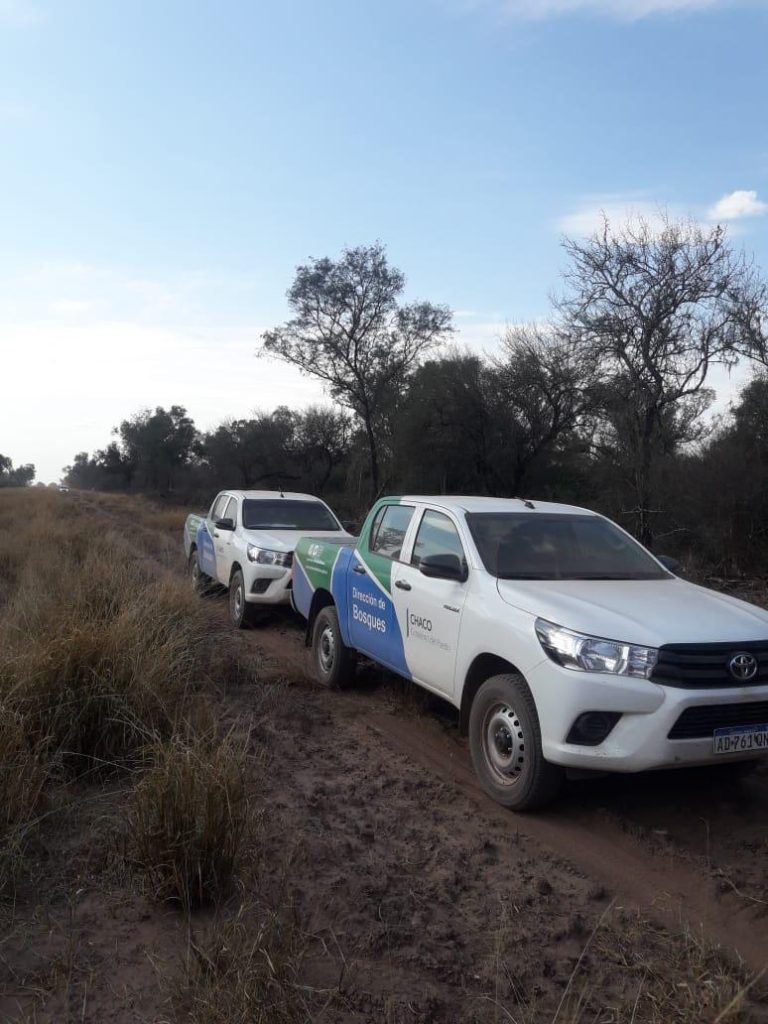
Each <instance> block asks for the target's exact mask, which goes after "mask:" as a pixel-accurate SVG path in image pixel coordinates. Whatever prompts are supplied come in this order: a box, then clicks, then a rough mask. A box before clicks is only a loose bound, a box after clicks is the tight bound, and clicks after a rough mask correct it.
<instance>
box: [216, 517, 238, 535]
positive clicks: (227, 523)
mask: <svg viewBox="0 0 768 1024" xmlns="http://www.w3.org/2000/svg"><path fill="white" fill-rule="evenodd" d="M213 525H214V526H215V527H216V529H217V530H228V531H229V532H230V533H231V532H232V531H233V530H234V528H235V520H234V519H217V520H216V522H215V523H214V524H213Z"/></svg>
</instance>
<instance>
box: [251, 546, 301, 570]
mask: <svg viewBox="0 0 768 1024" xmlns="http://www.w3.org/2000/svg"><path fill="white" fill-rule="evenodd" d="M248 561H249V562H258V563H259V565H282V566H284V567H285V568H286V569H287V568H289V567H290V566H291V565H292V564H293V552H292V551H270V550H269V548H257V547H256V545H255V544H249V545H248Z"/></svg>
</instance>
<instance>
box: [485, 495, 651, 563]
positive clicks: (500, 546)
mask: <svg viewBox="0 0 768 1024" xmlns="http://www.w3.org/2000/svg"><path fill="white" fill-rule="evenodd" d="M467 523H468V524H469V530H470V533H471V534H472V536H473V538H474V540H475V544H477V549H478V551H479V553H480V557H481V558H482V560H483V565H484V566H485V568H486V569H487V570H488V572H489V573H491V574H492V575H493V576H498V577H499V578H500V579H504V580H661V579H667V578H671V577H670V576H669V573H667V572H665V571H664V569H662V568H661V566H660V565H659V564H658V563H657V562H656V561H655V560H654V559H653V558H652V557H651V556H650V555H649V554H648V552H647V551H646V550H645V548H642V547H640V545H639V544H638V543H637V542H636V541H634V540H632V538H631V537H628V536H627V534H626V533H624V532H623V531H622V530H620V529H619V528H618V527H617V526H614V524H613V523H610V522H608V520H607V519H601V518H600V517H598V516H578V515H574V516H570V515H557V514H552V513H549V514H548V513H546V512H542V513H538V512H535V513H520V512H469V513H467Z"/></svg>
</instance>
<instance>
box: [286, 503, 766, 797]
mask: <svg viewBox="0 0 768 1024" xmlns="http://www.w3.org/2000/svg"><path fill="white" fill-rule="evenodd" d="M293 574H294V585H293V602H294V606H295V608H296V609H297V610H298V611H299V612H301V614H302V615H303V616H304V617H305V618H306V619H307V621H308V638H309V640H310V642H311V643H312V647H313V653H314V661H315V669H316V673H317V676H318V678H319V679H320V681H321V682H324V683H325V684H326V685H330V686H343V685H346V684H348V683H349V682H350V681H351V679H352V678H353V675H354V667H355V658H356V654H357V652H360V653H361V654H364V655H366V656H367V657H369V658H371V659H373V660H374V661H376V662H378V663H380V664H381V665H385V666H386V667H387V668H390V669H392V670H393V671H395V672H397V673H399V674H400V675H402V676H405V677H406V678H408V679H412V680H413V681H414V682H416V683H419V684H420V685H421V686H424V687H426V688H427V689H428V690H432V691H434V692H435V693H437V694H440V696H442V697H444V698H445V699H446V700H448V701H450V702H451V703H452V704H454V705H456V707H457V708H459V709H460V713H461V721H462V724H463V725H464V726H465V727H466V728H467V730H468V733H469V744H470V751H471V754H472V760H473V763H474V766H475V770H476V772H477V775H478V777H479V779H480V782H481V783H482V785H483V786H484V788H485V789H486V790H487V791H488V793H490V794H491V795H492V796H493V797H494V798H495V799H496V800H498V801H499V802H500V803H502V804H504V805H506V806H507V807H512V808H515V809H517V810H523V809H530V808H533V807H537V806H540V805H542V804H544V803H546V801H547V800H549V799H550V798H551V797H552V796H553V795H554V794H555V793H556V792H557V790H558V787H559V785H560V782H561V780H562V778H563V775H564V769H566V768H571V769H587V770H595V769H597V770H604V771H616V772H636V771H642V770H645V769H649V768H664V767H674V766H683V765H703V764H712V763H717V762H727V761H737V760H744V759H749V758H754V757H755V756H756V755H759V754H761V753H762V754H765V753H766V752H768V612H766V611H764V610H763V609H761V608H757V607H755V606H753V605H750V604H747V603H745V602H744V601H739V600H736V599H735V598H732V597H727V596H726V595H724V594H719V593H715V592H714V591H712V590H707V589H705V588H703V587H698V586H694V585H693V584H691V583H688V582H686V581H684V580H682V579H680V578H679V577H677V576H675V575H673V573H672V572H670V571H669V569H668V567H667V565H665V564H664V562H663V561H662V560H660V559H658V558H655V557H654V556H653V555H652V554H651V553H650V552H649V551H647V550H646V549H645V548H643V547H641V546H640V544H638V543H637V541H635V540H634V539H633V538H632V537H630V536H629V534H628V533H626V532H625V531H624V530H622V529H621V528H620V527H618V526H616V524H615V523H612V522H610V521H609V520H608V519H605V518H604V517H603V516H600V515H597V514H595V513H594V512H590V511H588V510H586V509H581V508H573V507H571V506H568V505H555V504H548V503H545V502H538V501H537V502H535V503H534V502H529V501H521V500H518V499H496V498H471V497H468V498H462V497H456V498H454V497H440V496H438V497H420V496H413V497H404V498H383V499H382V500H381V501H379V502H377V504H376V505H374V507H373V508H372V509H371V511H370V513H369V515H368V518H367V520H366V522H365V524H364V526H363V529H362V531H361V533H360V537H359V539H358V540H357V541H354V540H351V539H343V538H339V535H337V538H336V539H331V538H326V539H318V538H315V537H305V538H304V539H303V540H301V541H300V543H299V545H298V547H297V549H296V559H295V562H294V567H293Z"/></svg>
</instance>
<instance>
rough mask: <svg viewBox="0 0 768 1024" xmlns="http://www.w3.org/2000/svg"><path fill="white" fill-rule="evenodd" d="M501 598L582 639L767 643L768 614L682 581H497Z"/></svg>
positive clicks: (651, 644)
mask: <svg viewBox="0 0 768 1024" xmlns="http://www.w3.org/2000/svg"><path fill="white" fill-rule="evenodd" d="M497 586H498V590H499V594H500V595H501V598H502V599H503V600H504V601H506V603H507V604H511V605H514V606H515V607H516V608H521V609H522V610H524V611H527V612H530V613H531V614H532V615H536V616H540V617H541V618H542V619H548V620H549V621H550V622H554V623H557V625H559V626H565V627H566V628H567V629H573V630H576V631H577V632H579V633H589V634H591V635H592V636H601V637H605V638H606V639H609V640H622V641H625V642H626V643H634V644H642V645H644V646H647V647H660V646H661V645H662V644H673V643H678V644H685V643H707V642H713V643H714V642H722V643H729V642H731V641H733V642H736V643H738V642H743V641H747V640H765V639H768V612H766V611H763V609H761V608H757V607H756V606H755V605H752V604H747V602H746V601H739V600H738V599H737V598H735V597H728V596H727V595H726V594H719V593H717V592H716V591H714V590H707V589H706V587H698V586H695V585H694V584H693V583H687V582H686V581H685V580H681V579H663V580H498V581H497Z"/></svg>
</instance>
